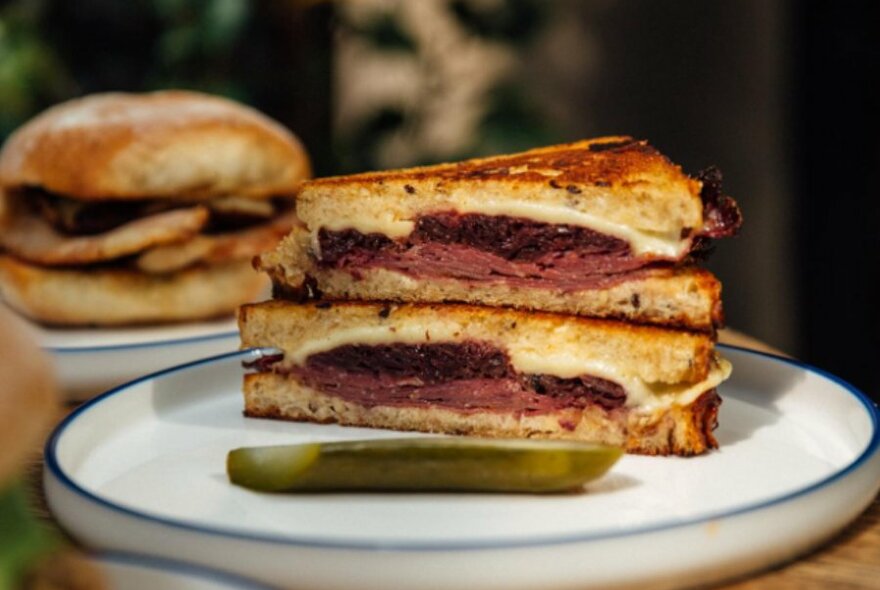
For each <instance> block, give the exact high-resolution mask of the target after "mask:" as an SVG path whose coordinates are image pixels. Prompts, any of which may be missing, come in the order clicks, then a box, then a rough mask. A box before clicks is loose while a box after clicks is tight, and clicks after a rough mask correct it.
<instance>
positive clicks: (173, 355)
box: [28, 318, 239, 400]
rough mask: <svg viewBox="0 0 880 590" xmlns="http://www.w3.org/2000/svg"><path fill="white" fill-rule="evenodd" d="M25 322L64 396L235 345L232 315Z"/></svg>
mask: <svg viewBox="0 0 880 590" xmlns="http://www.w3.org/2000/svg"><path fill="white" fill-rule="evenodd" d="M28 326H29V328H30V329H31V331H32V332H33V333H34V334H35V336H36V339H37V342H39V343H40V345H41V346H42V347H43V348H44V349H46V350H47V351H48V352H49V353H50V354H51V355H52V357H53V358H54V360H55V365H56V370H57V372H58V378H59V381H60V383H61V386H62V388H63V390H64V393H65V396H66V397H67V398H69V399H79V400H82V399H86V398H88V397H91V396H93V395H95V394H97V393H101V392H103V391H107V390H108V389H110V388H111V387H116V386H118V385H121V384H123V383H126V382H128V381H131V380H132V379H135V378H137V377H140V376H142V375H149V374H150V373H155V372H156V371H159V370H162V369H165V368H167V367H173V366H175V365H180V364H183V363H186V362H189V361H193V360H196V359H201V358H205V357H209V356H214V355H218V354H221V353H224V352H230V351H234V350H236V349H237V348H238V346H239V337H238V326H237V325H236V322H235V319H233V318H226V319H221V320H215V321H210V322H190V323H184V324H172V325H167V326H148V327H135V328H86V329H64V328H46V327H43V326H37V325H35V324H32V323H29V324H28Z"/></svg>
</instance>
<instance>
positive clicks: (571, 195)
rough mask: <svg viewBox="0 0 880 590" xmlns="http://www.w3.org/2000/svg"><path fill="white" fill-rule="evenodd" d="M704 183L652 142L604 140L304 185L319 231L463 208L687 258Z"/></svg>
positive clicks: (368, 229) (372, 229) (305, 208)
mask: <svg viewBox="0 0 880 590" xmlns="http://www.w3.org/2000/svg"><path fill="white" fill-rule="evenodd" d="M701 189H702V183H701V182H700V181H698V180H695V179H692V178H690V177H688V176H687V175H685V174H684V173H683V172H682V171H681V169H680V168H679V167H678V166H676V165H674V164H672V163H671V162H670V161H669V160H668V159H667V158H666V157H664V156H663V155H661V154H660V153H659V152H658V151H657V150H655V149H654V148H653V147H651V146H650V145H648V143H647V142H645V141H637V140H634V139H632V138H630V137H603V138H598V139H593V140H588V141H580V142H577V143H571V144H565V145H556V146H549V147H545V148H540V149H534V150H530V151H526V152H522V153H519V154H512V155H506V156H495V157H490V158H482V159H476V160H467V161H464V162H459V163H452V164H440V165H437V166H427V167H422V168H410V169H405V170H393V171H387V172H371V173H366V174H356V175H353V176H339V177H331V178H321V179H317V180H313V181H311V182H307V183H305V184H304V185H303V186H302V188H301V189H300V191H299V194H298V204H297V213H298V215H299V217H300V218H301V219H302V220H303V222H304V223H305V224H306V226H307V227H308V228H309V230H310V231H312V232H316V231H318V230H319V229H321V228H325V229H329V230H344V229H355V230H357V231H359V232H361V233H364V234H368V233H379V234H382V235H385V236H388V237H390V238H401V237H405V236H407V235H409V234H410V233H411V232H412V230H413V227H414V223H415V221H416V220H417V219H418V218H419V217H420V216H422V215H425V214H433V213H437V212H446V211H454V212H457V213H478V214H486V215H494V216H498V215H506V216H510V217H514V218H526V219H532V220H535V221H538V222H545V223H551V224H568V225H574V226H581V227H587V228H590V229H592V230H595V231H597V232H600V233H602V234H607V235H610V236H614V237H617V238H619V239H622V240H625V241H627V242H628V243H629V244H630V247H631V249H632V250H633V252H634V253H636V254H648V255H653V256H658V257H668V258H679V257H681V256H682V255H683V254H684V253H685V252H686V251H687V250H688V248H689V246H690V243H691V238H692V236H695V235H697V234H698V233H700V231H701V230H702V228H703V225H704V215H703V202H702V200H701V196H700V192H701Z"/></svg>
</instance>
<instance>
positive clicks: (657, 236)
mask: <svg viewBox="0 0 880 590" xmlns="http://www.w3.org/2000/svg"><path fill="white" fill-rule="evenodd" d="M297 199H298V200H297V216H298V217H299V219H300V221H301V225H300V226H299V227H296V228H294V230H293V232H292V233H291V234H290V235H289V236H288V237H287V238H286V239H285V240H284V241H283V242H282V243H281V244H280V245H279V247H278V248H277V249H276V250H275V251H273V252H269V253H266V254H264V255H262V257H260V258H259V259H258V262H257V265H258V266H259V267H260V268H261V269H263V270H265V271H267V272H268V273H269V275H270V276H271V277H272V279H273V282H274V284H275V291H276V295H279V296H282V297H286V298H290V299H300V300H302V299H308V298H314V297H318V296H323V297H324V298H326V299H330V300H333V299H362V300H391V301H402V302H424V301H430V302H447V301H457V302H467V303H479V304H483V305H494V306H512V307H518V308H525V309H536V310H543V311H554V312H564V313H572V314H578V315H584V316H593V317H600V318H617V319H624V320H629V321H635V322H639V323H651V324H660V325H666V326H680V327H685V328H689V329H692V330H701V331H712V330H713V329H714V327H717V326H718V325H720V324H721V323H722V320H723V314H722V309H721V300H720V292H721V287H720V284H719V283H718V281H717V280H716V279H715V278H714V277H713V276H712V275H711V274H710V273H708V272H706V271H704V270H701V269H699V268H697V267H696V266H695V264H694V259H695V254H696V253H699V252H702V251H703V250H704V249H705V246H706V243H707V241H708V240H710V239H714V238H719V237H724V236H728V235H731V234H733V233H735V232H736V230H737V229H738V227H739V225H740V223H741V216H740V213H739V210H738V208H737V206H736V203H735V202H734V201H733V199H731V198H730V197H727V196H725V195H723V194H722V193H721V189H720V175H719V174H718V173H717V171H716V170H711V171H709V172H708V173H707V174H706V175H704V176H703V177H701V179H694V178H690V177H688V176H687V175H685V174H684V173H683V172H682V171H681V169H680V168H679V167H678V166H675V165H674V164H672V163H671V162H670V161H669V160H668V159H666V158H665V157H664V156H663V155H661V154H660V153H659V152H657V151H656V150H655V149H654V148H652V147H651V146H649V145H648V144H647V142H645V141H637V140H634V139H632V138H629V137H605V138H600V139H594V140H589V141H581V142H578V143H572V144H567V145H558V146H551V147H547V148H541V149H535V150H531V151H527V152H523V153H520V154H513V155H507V156H498V157H491V158H484V159H477V160H469V161H465V162H460V163H453V164H441V165H438V166H429V167H423V168H412V169H407V170H398V171H387V172H374V173H367V174H358V175H354V176H340V177H331V178H323V179H318V180H314V181H311V182H307V183H305V184H304V185H303V186H302V187H301V189H300V190H299V192H298V195H297Z"/></svg>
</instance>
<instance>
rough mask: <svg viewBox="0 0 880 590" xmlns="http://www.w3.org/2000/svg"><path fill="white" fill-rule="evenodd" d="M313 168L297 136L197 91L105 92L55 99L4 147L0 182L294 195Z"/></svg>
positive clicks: (154, 192)
mask: <svg viewBox="0 0 880 590" xmlns="http://www.w3.org/2000/svg"><path fill="white" fill-rule="evenodd" d="M309 173H310V164H309V159H308V156H307V155H306V152H305V150H304V149H303V147H302V145H301V144H300V142H299V141H298V140H297V138H296V137H295V136H294V135H293V134H292V133H290V132H289V131H288V130H286V129H285V128H283V127H282V126H281V125H279V124H278V123H276V122H274V121H272V120H271V119H269V118H268V117H266V116H264V115H262V114H260V113H258V112H257V111H255V110H253V109H251V108H249V107H246V106H244V105H241V104H238V103H235V102H233V101H230V100H226V99H223V98H219V97H215V96H208V95H204V94H199V93H196V92H184V91H164V92H154V93H150V94H123V93H107V94H95V95H91V96H87V97H84V98H80V99H76V100H71V101H68V102H65V103H62V104H60V105H57V106H55V107H52V108H50V109H48V110H46V111H45V112H43V113H42V114H40V115H38V116H37V117H35V118H34V119H32V120H31V121H29V122H28V123H26V124H25V125H24V126H22V127H21V128H19V129H18V130H17V131H16V132H15V133H13V134H12V136H11V137H10V138H9V140H8V141H7V142H6V144H5V146H4V147H3V150H2V151H0V187H5V188H17V187H27V186H34V187H40V188H43V189H45V190H48V191H51V192H54V193H57V194H61V195H64V196H67V197H73V198H77V199H82V200H98V199H101V200H107V199H131V198H172V199H178V198H183V197H185V198H188V199H196V198H210V197H212V196H217V195H223V194H230V193H232V194H235V195H239V196H249V197H254V198H260V197H266V196H272V195H279V194H291V193H292V192H294V191H295V189H296V188H297V186H298V185H299V183H300V182H301V181H302V180H303V179H305V178H307V177H308V176H309Z"/></svg>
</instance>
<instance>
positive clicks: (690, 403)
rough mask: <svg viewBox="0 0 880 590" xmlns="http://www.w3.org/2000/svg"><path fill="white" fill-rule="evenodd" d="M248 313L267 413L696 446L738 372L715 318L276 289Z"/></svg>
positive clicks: (257, 392) (651, 448) (248, 398)
mask: <svg viewBox="0 0 880 590" xmlns="http://www.w3.org/2000/svg"><path fill="white" fill-rule="evenodd" d="M239 326H240V329H241V338H242V345H243V346H244V347H259V348H265V349H267V350H266V351H265V354H264V356H262V357H261V358H260V359H259V360H257V361H255V362H254V363H252V364H251V365H250V368H251V371H250V372H249V373H248V374H246V376H245V380H244V399H245V414H246V415H247V416H251V417H260V418H275V419H285V420H297V421H312V422H319V423H326V422H334V423H339V424H344V425H351V426H368V427H378V428H390V429H396V430H411V431H422V432H440V433H448V434H467V435H474V436H481V437H506V438H548V439H569V440H581V441H590V442H597V443H604V444H609V445H616V446H620V447H623V448H624V449H625V450H626V451H628V452H631V453H641V454H648V455H668V454H676V455H696V454H700V453H703V452H705V451H706V450H708V449H711V448H715V447H716V446H717V441H716V439H715V438H714V436H713V434H712V431H713V429H714V428H715V426H716V417H717V411H718V406H719V403H720V398H719V397H718V394H717V392H716V387H717V386H718V385H719V384H720V383H721V382H722V381H723V380H724V379H726V378H727V376H728V375H729V374H730V364H729V363H728V362H727V361H725V360H724V359H722V358H720V357H719V356H718V355H717V354H716V353H715V351H714V342H713V339H712V335H711V334H708V333H706V332H688V331H683V330H669V329H664V328H659V327H653V326H638V325H633V324H630V323H625V322H619V321H609V320H603V319H592V318H584V317H576V316H568V315H561V314H553V313H546V312H530V311H522V310H516V309H511V308H494V307H480V306H473V305H461V304H390V303H379V302H333V303H329V302H318V303H295V302H290V301H283V300H276V301H267V302H263V303H259V304H253V305H245V306H243V307H242V308H241V309H240V311H239Z"/></svg>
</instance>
